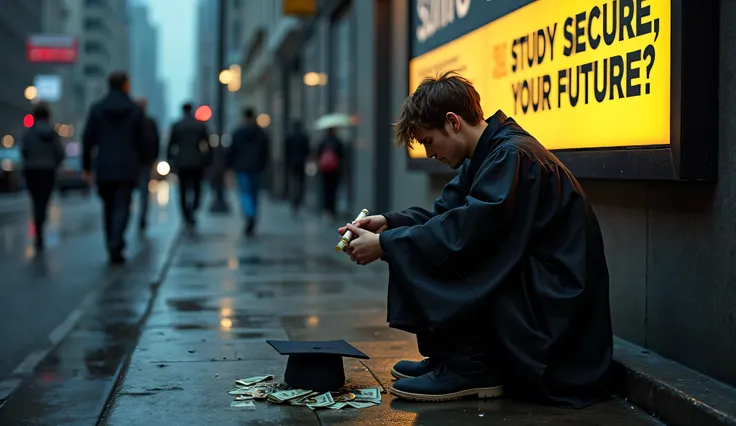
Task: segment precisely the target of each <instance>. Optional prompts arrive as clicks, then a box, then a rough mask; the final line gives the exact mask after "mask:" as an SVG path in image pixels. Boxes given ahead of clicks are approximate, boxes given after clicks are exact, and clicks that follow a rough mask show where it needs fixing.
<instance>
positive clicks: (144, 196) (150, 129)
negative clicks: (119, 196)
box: [136, 97, 161, 231]
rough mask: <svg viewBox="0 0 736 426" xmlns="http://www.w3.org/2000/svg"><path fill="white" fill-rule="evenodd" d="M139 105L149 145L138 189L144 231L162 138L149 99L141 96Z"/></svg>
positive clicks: (141, 222) (140, 218)
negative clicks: (151, 185) (149, 189)
mask: <svg viewBox="0 0 736 426" xmlns="http://www.w3.org/2000/svg"><path fill="white" fill-rule="evenodd" d="M136 103H137V104H138V106H140V107H141V109H142V110H143V115H144V118H143V120H144V132H145V138H146V145H147V152H146V155H147V158H146V159H145V161H144V163H143V167H141V177H140V181H139V183H138V191H140V194H139V195H140V203H141V208H140V212H139V214H140V217H139V219H138V229H139V230H141V231H144V230H145V229H146V226H147V224H148V220H147V218H148V200H149V198H150V196H149V192H148V184H149V183H150V181H151V172H152V171H153V168H154V167H155V165H156V160H158V155H159V150H160V144H161V138H160V136H159V133H158V125H156V122H155V121H154V120H153V119H152V118H151V117H149V116H148V115H147V110H148V100H147V99H146V98H144V97H140V98H138V99H137V100H136Z"/></svg>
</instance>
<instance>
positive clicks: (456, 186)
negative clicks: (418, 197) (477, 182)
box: [383, 163, 468, 229]
mask: <svg viewBox="0 0 736 426" xmlns="http://www.w3.org/2000/svg"><path fill="white" fill-rule="evenodd" d="M467 168H468V164H467V163H466V164H465V165H463V166H462V167H461V169H460V171H459V173H458V174H457V175H456V176H455V177H454V178H453V179H452V180H451V181H450V182H449V183H448V184H447V185H445V187H444V188H443V189H442V194H440V196H439V197H438V198H437V199H436V200H435V202H434V206H433V209H432V211H429V210H426V209H423V208H421V207H411V208H408V209H406V210H401V211H397V212H391V213H386V214H384V215H383V216H384V217H385V218H386V224H387V225H388V228H389V229H394V228H400V227H402V226H415V225H424V224H425V223H426V222H427V221H428V220H430V219H431V218H433V217H435V216H437V215H439V214H442V213H445V212H446V211H448V210H451V209H454V208H456V207H460V206H462V205H463V204H464V203H465V197H464V194H467V193H468V192H467V191H468V187H467V183H466V182H467V180H468V178H467V174H468V173H467Z"/></svg>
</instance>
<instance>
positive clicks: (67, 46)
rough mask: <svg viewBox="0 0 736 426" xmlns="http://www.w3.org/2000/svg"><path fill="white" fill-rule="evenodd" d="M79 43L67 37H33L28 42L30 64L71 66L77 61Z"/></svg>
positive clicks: (27, 53) (44, 35) (48, 35)
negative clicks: (41, 63)
mask: <svg viewBox="0 0 736 426" xmlns="http://www.w3.org/2000/svg"><path fill="white" fill-rule="evenodd" d="M78 45H79V43H78V41H77V40H76V39H75V38H74V37H71V36H67V35H53V34H43V35H32V36H30V37H29V38H28V40H27V41H26V58H27V60H28V62H45V63H61V64H71V63H74V62H76V61H77V56H78V51H79V46H78Z"/></svg>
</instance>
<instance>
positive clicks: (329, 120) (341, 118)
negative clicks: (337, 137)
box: [314, 113, 352, 130]
mask: <svg viewBox="0 0 736 426" xmlns="http://www.w3.org/2000/svg"><path fill="white" fill-rule="evenodd" d="M349 126H352V120H351V117H350V116H349V115H348V114H343V113H333V114H326V115H323V116H322V117H320V118H318V119H317V120H315V121H314V128H315V130H325V129H331V128H335V127H349Z"/></svg>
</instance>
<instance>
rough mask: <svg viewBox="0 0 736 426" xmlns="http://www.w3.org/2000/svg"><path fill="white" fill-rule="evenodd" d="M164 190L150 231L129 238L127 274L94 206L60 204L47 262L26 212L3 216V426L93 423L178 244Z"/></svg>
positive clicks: (90, 201)
mask: <svg viewBox="0 0 736 426" xmlns="http://www.w3.org/2000/svg"><path fill="white" fill-rule="evenodd" d="M159 189H161V191H159V193H154V194H152V200H151V204H150V206H151V211H150V214H149V223H150V226H149V230H148V231H147V232H146V233H145V234H141V235H138V233H137V230H136V228H135V226H131V227H130V229H129V232H128V248H127V250H126V252H127V256H128V258H129V263H128V265H126V266H123V267H116V268H112V267H110V266H109V265H108V263H107V255H106V252H105V249H104V239H103V236H102V233H101V231H100V222H101V213H100V212H101V207H100V204H99V201H98V199H97V198H96V197H95V196H92V197H75V196H70V197H65V198H63V199H56V200H55V201H54V205H52V207H51V209H50V217H49V222H50V223H49V226H48V228H47V249H46V250H45V252H44V253H34V250H33V248H32V238H31V237H30V234H32V227H29V222H28V213H27V212H26V211H23V210H22V209H21V210H20V211H6V212H5V214H0V271H2V279H0V291H2V294H3V297H2V298H0V321H2V323H3V324H4V326H3V327H2V328H0V341H1V342H3V344H2V345H0V401H2V400H3V399H7V400H6V401H4V402H3V403H2V406H0V424H33V425H36V424H38V425H40V424H94V423H95V422H96V420H97V417H98V415H99V412H100V411H101V407H102V406H103V404H104V402H105V399H106V396H107V394H105V389H108V390H109V389H110V388H111V387H112V384H113V383H114V378H115V374H116V372H117V371H118V369H119V367H120V365H121V364H122V362H123V361H124V358H125V356H126V355H127V354H129V353H130V351H132V349H133V348H134V346H135V342H136V340H137V333H136V332H135V328H136V327H137V326H138V322H139V321H140V318H142V316H143V314H144V313H145V311H146V308H147V303H148V301H149V300H152V299H151V296H152V291H151V288H152V287H151V286H152V284H154V283H156V282H157V281H158V280H160V274H161V271H162V269H163V267H164V266H165V263H164V261H165V259H166V258H167V250H168V248H169V247H170V246H171V245H172V244H173V242H174V241H175V236H176V235H177V234H178V232H177V230H178V228H177V224H178V216H177V214H176V212H175V210H174V208H173V204H172V203H170V202H169V198H170V195H169V194H168V188H167V187H166V185H162V186H161V188H159ZM164 190H165V191H166V194H165V195H164V193H163V191H164ZM136 195H137V194H136ZM132 218H133V219H136V218H137V212H134V215H133V216H132ZM131 224H132V225H135V224H136V222H135V221H131ZM11 392H12V394H11ZM57 412H58V413H57ZM54 413H57V414H58V415H57V414H54ZM59 416H60V417H59ZM90 421H91V423H90Z"/></svg>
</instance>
